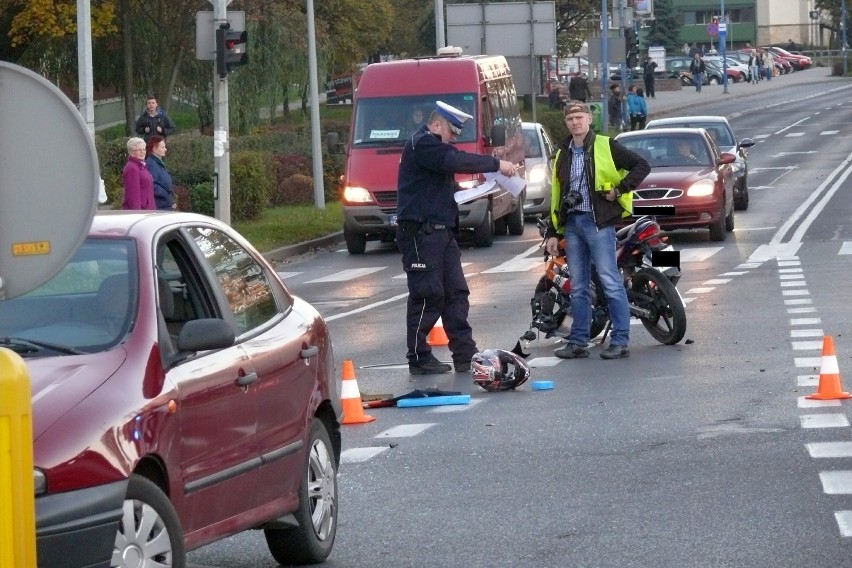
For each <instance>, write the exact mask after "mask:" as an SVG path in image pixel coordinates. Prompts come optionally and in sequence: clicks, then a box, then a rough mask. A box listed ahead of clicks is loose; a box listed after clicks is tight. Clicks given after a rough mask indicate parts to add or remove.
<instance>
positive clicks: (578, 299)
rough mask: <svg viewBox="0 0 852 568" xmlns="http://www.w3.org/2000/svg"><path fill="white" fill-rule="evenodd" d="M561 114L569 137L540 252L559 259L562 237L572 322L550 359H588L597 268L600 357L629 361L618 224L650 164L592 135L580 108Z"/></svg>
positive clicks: (559, 157)
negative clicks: (604, 314) (606, 331)
mask: <svg viewBox="0 0 852 568" xmlns="http://www.w3.org/2000/svg"><path fill="white" fill-rule="evenodd" d="M564 114H565V124H566V126H567V127H568V131H569V132H570V136H569V137H568V138H567V139H566V140H565V141H564V142H563V143H562V146H561V147H560V148H559V150H558V151H557V153H556V159H555V160H554V164H553V176H552V179H553V184H552V187H551V193H550V195H551V197H550V218H549V219H548V221H549V222H548V228H547V240H546V242H545V247H546V250H547V253H548V254H550V255H557V254H559V240H560V238H561V236H562V235H564V236H565V241H566V244H565V248H566V254H567V256H568V270H569V271H570V273H571V317H572V320H573V321H572V322H571V332H570V334H569V336H568V343H566V344H565V345H564V346H563V347H560V348H558V349H556V350H555V351H554V355H556V356H557V357H561V358H563V359H578V358H582V357H588V356H589V350H588V348H587V345H588V342H589V328H590V326H591V316H592V306H591V297H590V294H589V281H590V278H591V264H592V263H594V265H595V269H596V270H597V273H598V276H599V277H600V281H601V285H602V287H603V293H604V294H605V295H606V299H607V305H608V307H609V316H610V321H611V322H612V332H611V335H610V343H609V347H607V348H606V349H605V350H604V351H603V352H602V353H601V357H602V358H604V359H621V358H624V357H629V356H630V350H629V348H628V345H629V342H630V309H629V307H628V305H627V293H626V291H625V290H624V284H623V283H622V280H621V275H620V273H619V271H618V266H617V263H616V258H615V224H616V222H617V221H618V220H619V219H620V218H621V217H627V216H629V215H630V213H631V210H632V193H631V192H632V191H633V190H634V189H636V187H637V186H638V185H639V184H640V183H642V180H643V179H645V176H647V175H648V173H650V171H651V166H649V165H648V162H647V161H645V159H644V158H642V157H641V156H639V155H638V154H636V153H634V152H631V151H630V150H628V149H627V148H625V147H624V146H622V145H621V144H619V143H618V142H616V141H615V140H613V139H611V138H608V137H606V136H601V135H599V134H595V133H594V132H592V131H591V130H590V126H591V124H592V115H591V112H590V110H589V107H588V106H587V105H586V104H585V103H583V102H581V101H570V102H568V104H567V105H566V106H565V110H564ZM600 292H601V291H599V293H600Z"/></svg>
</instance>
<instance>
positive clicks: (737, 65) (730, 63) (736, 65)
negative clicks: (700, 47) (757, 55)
mask: <svg viewBox="0 0 852 568" xmlns="http://www.w3.org/2000/svg"><path fill="white" fill-rule="evenodd" d="M704 60H705V61H708V60H709V61H715V62H716V63H717V64H718V65H719V67H722V56H721V55H705V56H704ZM725 64H726V66H727V67H728V68H729V69H736V70H737V71H739V72H740V74H741V77H742V79H741V81H747V80H748V76H749V74H750V73H751V71H750V70H749V68H748V65H746V64H745V63H743V62H741V61H738V60H736V59H734V58H733V57H730V56H725Z"/></svg>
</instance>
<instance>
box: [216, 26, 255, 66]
mask: <svg viewBox="0 0 852 568" xmlns="http://www.w3.org/2000/svg"><path fill="white" fill-rule="evenodd" d="M247 42H248V32H244V31H243V32H237V31H231V30H230V26H229V25H228V24H222V25H221V26H219V27H218V28H216V72H217V73H218V74H219V77H221V78H222V79H224V78H225V77H227V76H228V73H230V72H231V71H232V70H233V69H234V68H235V67H239V66H240V65H245V64H246V63H248V54H247V53H246V43H247Z"/></svg>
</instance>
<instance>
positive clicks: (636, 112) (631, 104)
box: [627, 85, 648, 130]
mask: <svg viewBox="0 0 852 568" xmlns="http://www.w3.org/2000/svg"><path fill="white" fill-rule="evenodd" d="M643 94H644V93H643V91H642V87H636V86H635V85H630V88H629V89H628V90H627V110H628V112H629V113H630V130H643V129H644V128H645V121H646V120H647V119H648V106H647V105H646V104H645V97H644V96H643Z"/></svg>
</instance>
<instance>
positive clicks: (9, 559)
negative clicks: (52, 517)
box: [0, 348, 36, 568]
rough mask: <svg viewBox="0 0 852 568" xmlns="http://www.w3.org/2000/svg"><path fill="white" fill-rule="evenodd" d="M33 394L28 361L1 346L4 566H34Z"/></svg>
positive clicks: (0, 555) (0, 540)
mask: <svg viewBox="0 0 852 568" xmlns="http://www.w3.org/2000/svg"><path fill="white" fill-rule="evenodd" d="M30 396H31V395H30V377H29V374H28V373H27V368H26V365H24V360H23V359H21V358H20V357H19V356H18V355H17V354H15V353H14V352H12V351H10V350H8V349H5V348H0V568H19V567H21V566H35V565H36V548H35V496H34V494H33V426H32V401H31V399H30Z"/></svg>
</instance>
